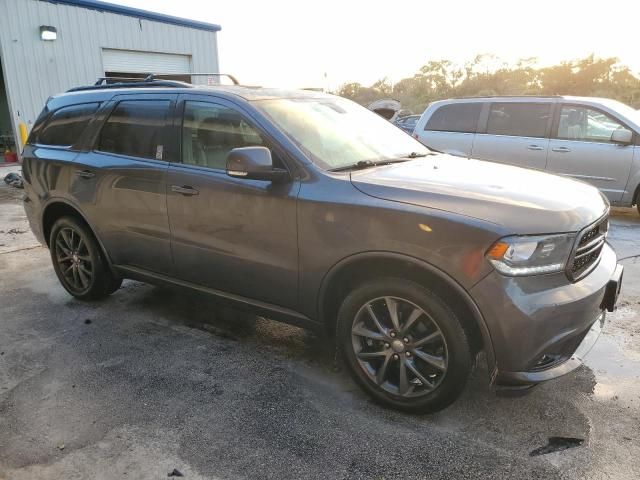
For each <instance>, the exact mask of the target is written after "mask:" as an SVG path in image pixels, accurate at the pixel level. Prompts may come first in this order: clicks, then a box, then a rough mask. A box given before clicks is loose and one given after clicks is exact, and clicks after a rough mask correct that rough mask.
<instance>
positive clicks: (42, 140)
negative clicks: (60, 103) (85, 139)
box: [35, 103, 100, 147]
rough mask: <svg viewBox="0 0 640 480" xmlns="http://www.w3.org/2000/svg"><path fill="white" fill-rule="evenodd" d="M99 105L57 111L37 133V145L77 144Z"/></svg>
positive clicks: (89, 104) (72, 106) (82, 105)
mask: <svg viewBox="0 0 640 480" xmlns="http://www.w3.org/2000/svg"><path fill="white" fill-rule="evenodd" d="M99 105H100V104H99V103H83V104H81V105H71V106H69V107H64V108H61V109H59V110H56V111H55V112H53V113H52V114H51V116H50V117H49V119H48V120H47V121H46V123H45V124H44V125H43V126H42V127H41V128H39V129H38V131H37V133H36V139H35V141H36V143H38V144H40V145H55V146H62V147H68V146H71V145H73V144H75V143H76V141H77V140H78V138H79V137H80V135H81V134H82V132H83V131H84V129H85V127H86V126H87V123H88V122H89V120H90V119H91V116H92V115H93V114H94V113H95V112H96V110H98V106H99Z"/></svg>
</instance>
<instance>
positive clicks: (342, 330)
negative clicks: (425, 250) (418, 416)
mask: <svg viewBox="0 0 640 480" xmlns="http://www.w3.org/2000/svg"><path fill="white" fill-rule="evenodd" d="M337 334H338V342H339V343H340V346H341V351H342V353H343V356H344V358H345V361H346V363H347V365H348V367H349V371H350V373H351V375H352V376H353V378H354V379H355V380H356V382H357V383H358V384H359V385H360V386H361V387H362V388H363V389H364V390H365V391H366V392H367V393H368V394H369V395H371V396H372V397H373V399H374V400H375V401H377V402H378V403H380V404H382V405H385V406H387V407H392V408H394V409H397V410H402V411H406V412H413V413H432V412H436V411H438V410H441V409H443V408H445V407H447V406H448V405H450V404H451V403H452V402H454V401H455V400H456V399H457V398H458V397H459V396H460V394H461V393H462V391H463V389H464V387H465V385H466V382H467V379H468V377H469V374H470V372H471V369H472V358H471V350H470V348H469V342H468V339H467V335H466V333H465V330H464V329H463V327H462V324H461V323H460V321H459V320H458V318H457V317H456V315H455V314H454V313H453V311H452V310H451V309H450V308H449V307H448V306H447V304H446V303H445V302H444V301H443V300H442V299H440V298H439V297H438V296H436V295H435V294H434V293H432V292H431V291H429V290H427V289H426V288H424V287H422V286H421V285H419V284H417V283H414V282H411V281H408V280H404V279H400V278H384V279H379V280H374V281H370V282H367V283H365V284H363V285H361V286H359V287H357V288H356V289H354V290H353V291H352V292H351V293H349V294H348V295H347V297H346V298H345V299H344V301H343V303H342V306H341V307H340V310H339V312H338V326H337Z"/></svg>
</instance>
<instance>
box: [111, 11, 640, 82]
mask: <svg viewBox="0 0 640 480" xmlns="http://www.w3.org/2000/svg"><path fill="white" fill-rule="evenodd" d="M110 1H111V2H112V3H120V4H124V5H129V6H132V7H137V8H143V9H146V10H154V11H157V12H161V13H167V14H170V15H175V16H180V17H185V18H192V19H196V20H201V21H205V22H210V23H217V24H219V25H221V26H222V31H221V32H218V45H219V55H220V69H221V71H222V72H224V73H232V74H234V75H236V76H237V77H238V78H239V80H240V81H241V83H244V84H252V85H263V86H282V87H325V88H326V87H330V88H335V87H337V86H338V85H340V84H342V83H344V82H352V81H354V82H360V83H362V84H365V85H369V84H371V83H373V82H374V81H376V80H378V79H379V78H381V77H385V76H386V77H389V78H390V79H391V80H392V81H394V82H395V81H398V80H400V79H401V78H403V77H406V76H411V75H413V73H415V72H417V71H418V69H419V68H420V66H422V65H424V64H425V63H426V62H427V61H428V60H437V59H441V58H447V59H450V60H453V61H455V62H459V63H464V62H465V61H467V60H470V59H472V58H473V57H474V56H475V55H476V54H478V53H491V54H494V55H497V56H499V57H501V58H503V59H504V60H506V61H509V62H512V61H515V60H517V59H518V58H527V57H538V58H539V60H540V62H541V63H542V64H544V65H547V64H551V63H555V62H559V61H561V60H565V59H573V58H579V57H584V56H586V55H589V54H590V53H595V54H596V55H598V56H602V57H609V56H615V57H618V58H619V59H620V61H621V62H622V63H625V64H627V65H629V66H630V67H631V68H632V70H633V71H634V73H636V74H638V73H640V49H639V47H638V45H639V43H640V42H639V40H640V35H639V33H640V15H639V14H640V1H638V0H618V1H614V2H606V1H603V0H598V1H592V0H533V1H532V0H528V1H526V2H524V1H518V0H512V1H505V0H475V1H474V0H469V1H468V0H464V1H463V0H444V1H433V0H431V1H429V0H421V1H412V0H406V1H394V2H389V1H386V2H382V1H377V0H368V1H361V0H323V1H320V2H304V1H295V2H294V1H285V0H263V1H247V0H231V1H207V0H154V1H153V2H152V1H149V0H110ZM325 72H326V74H327V80H325V77H324V74H325Z"/></svg>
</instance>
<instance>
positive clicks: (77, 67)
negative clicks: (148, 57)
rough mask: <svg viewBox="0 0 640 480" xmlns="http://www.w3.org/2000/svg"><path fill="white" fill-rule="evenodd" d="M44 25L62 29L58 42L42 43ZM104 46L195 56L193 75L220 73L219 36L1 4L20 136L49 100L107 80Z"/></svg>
mask: <svg viewBox="0 0 640 480" xmlns="http://www.w3.org/2000/svg"><path fill="white" fill-rule="evenodd" d="M40 25H51V26H54V27H56V29H57V31H58V39H57V40H55V41H53V42H44V41H42V40H40ZM103 48H110V49H122V50H135V51H149V52H159V53H174V54H182V55H190V56H191V68H192V70H191V71H192V72H217V71H219V69H218V48H217V43H216V34H215V32H211V31H206V30H200V29H193V28H189V27H186V26H178V25H171V24H167V23H161V22H156V21H150V20H144V19H138V18H134V17H128V16H123V15H119V14H116V13H110V12H100V11H97V10H90V9H87V8H79V7H74V6H69V5H60V4H53V3H49V2H46V1H41V0H0V57H2V65H3V67H4V75H5V78H6V88H7V92H8V97H9V107H10V109H11V114H12V120H13V123H14V129H15V132H17V128H18V127H17V125H18V123H20V122H24V123H26V124H27V125H28V126H29V128H30V127H31V125H32V124H33V122H34V121H35V119H36V118H37V116H38V114H39V113H40V111H41V110H42V107H43V106H44V103H45V101H46V99H47V98H48V97H49V96H51V95H53V94H56V93H59V92H63V91H65V90H67V89H69V88H71V87H74V86H78V85H87V84H91V83H93V82H95V81H96V79H97V78H98V77H101V76H102V75H103V74H104V69H103V64H102V49H103ZM196 78H197V77H196ZM194 80H195V79H194ZM200 81H203V82H206V78H202V79H201V80H200Z"/></svg>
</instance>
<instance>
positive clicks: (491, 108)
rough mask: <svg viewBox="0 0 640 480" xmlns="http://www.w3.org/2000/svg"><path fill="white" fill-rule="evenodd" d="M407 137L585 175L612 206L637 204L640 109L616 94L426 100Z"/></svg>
mask: <svg viewBox="0 0 640 480" xmlns="http://www.w3.org/2000/svg"><path fill="white" fill-rule="evenodd" d="M413 136H414V137H415V138H417V139H418V140H420V142H422V143H423V144H424V145H426V146H428V147H430V148H432V149H434V150H438V151H441V152H445V153H450V154H452V155H457V156H463V157H473V158H477V159H481V160H489V161H492V162H499V163H508V164H512V165H518V166H522V167H527V168H534V169H538V170H546V171H548V172H552V173H558V174H561V175H566V176H570V177H573V178H575V179H578V180H584V181H586V182H589V183H591V184H593V185H595V186H596V187H598V188H599V189H600V190H601V191H602V192H603V193H604V194H605V195H606V196H607V198H608V199H609V201H610V202H611V204H612V205H618V206H626V207H629V206H632V205H638V204H639V203H640V202H639V200H640V199H639V198H638V193H639V191H640V112H638V111H637V110H634V109H633V108H631V107H629V106H627V105H625V104H623V103H620V102H618V101H615V100H609V99H604V98H587V97H566V96H554V97H482V98H461V99H451V100H442V101H438V102H434V103H432V104H431V105H429V107H428V108H427V109H426V110H425V112H424V113H423V114H422V116H421V117H420V120H419V121H418V123H417V124H416V127H415V130H414V131H413ZM638 210H639V211H640V205H639V208H638Z"/></svg>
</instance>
